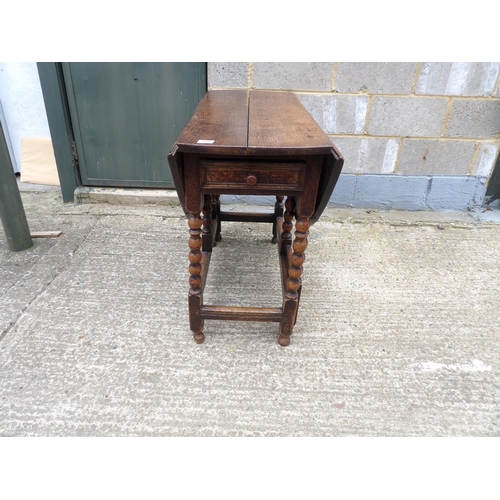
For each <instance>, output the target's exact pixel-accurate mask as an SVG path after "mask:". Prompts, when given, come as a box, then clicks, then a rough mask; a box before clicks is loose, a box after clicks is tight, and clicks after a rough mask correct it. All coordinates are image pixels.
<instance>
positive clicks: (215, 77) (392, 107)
mask: <svg viewBox="0 0 500 500" xmlns="http://www.w3.org/2000/svg"><path fill="white" fill-rule="evenodd" d="M208 85H209V88H211V89H217V88H252V89H266V90H285V91H290V92H294V93H296V94H297V96H298V97H299V99H300V100H301V102H302V103H303V104H304V106H305V107H306V109H307V110H308V111H309V113H310V114H311V115H312V116H313V117H314V119H315V120H316V121H317V122H318V124H319V125H320V126H321V127H322V128H323V130H324V131H325V133H326V134H328V136H329V137H330V138H331V140H332V142H333V143H334V144H335V145H336V146H337V147H338V149H339V150H340V151H341V153H342V154H343V156H344V158H345V165H344V170H343V174H342V175H341V178H340V180H339V183H338V185H337V188H336V190H335V192H334V194H333V196H332V199H331V200H330V204H331V205H334V206H353V207H365V208H379V209H385V208H395V209H402V210H467V209H473V208H475V207H478V206H481V205H482V204H483V202H484V197H485V193H486V188H487V183H488V181H489V179H490V176H491V173H492V171H493V167H494V166H495V162H496V160H497V157H498V154H499V144H500V89H499V85H500V63H491V62H484V63H444V62H432V63H422V62H411V63H382V62H381V63H348V62H337V63H335V62H313V63H300V62H297V63H278V62H275V63H257V62H254V63H252V62H213V63H208Z"/></svg>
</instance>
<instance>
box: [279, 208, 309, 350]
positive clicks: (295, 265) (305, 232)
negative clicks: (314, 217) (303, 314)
mask: <svg viewBox="0 0 500 500" xmlns="http://www.w3.org/2000/svg"><path fill="white" fill-rule="evenodd" d="M287 201H288V200H287ZM284 226H285V224H283V229H284ZM310 226H311V221H310V217H304V216H301V215H300V214H298V215H297V222H296V223H295V239H294V241H293V252H292V253H291V254H290V258H289V266H288V278H287V281H286V291H285V298H284V300H283V319H282V320H281V323H280V335H279V338H278V342H279V344H280V345H282V346H287V345H288V344H290V335H291V334H292V332H293V326H294V324H295V319H296V316H297V310H298V307H299V293H298V292H299V289H300V287H301V276H302V264H303V263H304V261H305V258H306V256H305V253H304V252H305V250H306V248H307V237H308V236H309V227H310Z"/></svg>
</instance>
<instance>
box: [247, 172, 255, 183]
mask: <svg viewBox="0 0 500 500" xmlns="http://www.w3.org/2000/svg"><path fill="white" fill-rule="evenodd" d="M247 184H248V185H249V186H253V185H255V184H257V176H256V175H255V174H252V173H250V174H248V175H247Z"/></svg>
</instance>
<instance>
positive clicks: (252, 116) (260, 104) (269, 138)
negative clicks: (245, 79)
mask: <svg viewBox="0 0 500 500" xmlns="http://www.w3.org/2000/svg"><path fill="white" fill-rule="evenodd" d="M176 144H177V147H178V150H179V152H183V153H189V152H190V153H202V154H228V155H231V154H235V155H304V154H329V153H331V151H332V148H333V144H332V142H331V141H330V139H329V138H328V136H327V135H326V134H325V133H324V132H323V130H322V129H321V128H320V127H319V125H318V124H317V123H316V122H315V121H314V119H313V118H312V117H311V115H310V114H309V113H308V112H307V111H306V109H305V108H304V107H303V105H302V104H301V102H300V101H299V99H298V98H297V96H296V95H295V94H293V93H289V92H269V91H260V90H248V89H238V90H210V91H208V92H207V94H206V95H205V97H204V98H203V99H202V101H201V102H200V104H199V105H198V107H197V109H196V111H195V113H194V115H193V117H192V118H191V120H190V121H189V122H188V124H187V125H186V127H185V128H184V130H183V131H182V133H181V135H180V136H179V138H178V139H177V142H176Z"/></svg>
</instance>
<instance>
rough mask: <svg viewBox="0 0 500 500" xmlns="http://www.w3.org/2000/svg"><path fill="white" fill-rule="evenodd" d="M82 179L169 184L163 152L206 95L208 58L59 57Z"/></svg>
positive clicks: (86, 182) (92, 183) (96, 182)
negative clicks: (125, 60) (170, 60)
mask: <svg viewBox="0 0 500 500" xmlns="http://www.w3.org/2000/svg"><path fill="white" fill-rule="evenodd" d="M63 71H64V80H65V85H66V92H67V96H68V104H69V108H70V114H71V121H72V125H73V132H74V135H75V142H76V146H77V151H78V163H79V167H80V174H81V178H82V184H83V185H87V186H116V187H120V186H123V187H127V186H131V187H173V182H172V176H171V174H170V170H169V167H168V162H167V154H168V151H169V150H170V148H171V147H172V145H173V144H174V142H175V140H176V139H177V136H178V135H179V134H180V132H181V131H182V129H183V128H184V126H185V125H186V123H187V122H188V120H189V118H190V117H191V115H192V114H193V112H194V110H195V108H196V106H197V105H198V103H199V101H200V100H201V98H202V97H203V96H204V95H205V92H206V88H207V83H206V63H179V62H177V63H63Z"/></svg>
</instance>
